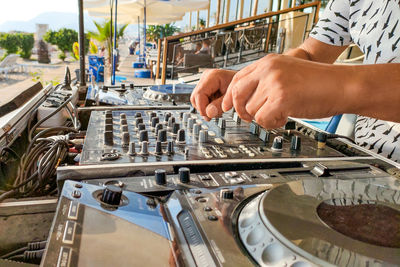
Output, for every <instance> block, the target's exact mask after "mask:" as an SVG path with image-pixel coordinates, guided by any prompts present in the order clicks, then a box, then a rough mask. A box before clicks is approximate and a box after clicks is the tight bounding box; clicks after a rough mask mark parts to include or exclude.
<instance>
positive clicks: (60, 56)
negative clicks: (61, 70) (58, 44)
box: [58, 51, 67, 61]
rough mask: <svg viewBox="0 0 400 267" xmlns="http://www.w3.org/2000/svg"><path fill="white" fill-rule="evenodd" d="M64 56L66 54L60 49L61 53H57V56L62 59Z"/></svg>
mask: <svg viewBox="0 0 400 267" xmlns="http://www.w3.org/2000/svg"><path fill="white" fill-rule="evenodd" d="M66 57H67V55H66V54H65V53H64V52H63V51H61V53H60V54H58V58H59V59H61V60H62V61H64V60H65V58H66Z"/></svg>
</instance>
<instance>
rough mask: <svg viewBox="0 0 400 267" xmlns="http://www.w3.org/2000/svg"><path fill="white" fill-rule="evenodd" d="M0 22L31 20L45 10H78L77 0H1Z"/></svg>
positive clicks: (73, 11)
mask: <svg viewBox="0 0 400 267" xmlns="http://www.w3.org/2000/svg"><path fill="white" fill-rule="evenodd" d="M0 5H1V8H0V24H1V23H4V22H6V21H10V20H13V21H15V20H21V21H26V20H30V19H32V18H34V17H36V16H37V15H39V14H41V13H44V12H52V11H53V12H54V11H58V12H72V13H77V12H78V1H77V0H0Z"/></svg>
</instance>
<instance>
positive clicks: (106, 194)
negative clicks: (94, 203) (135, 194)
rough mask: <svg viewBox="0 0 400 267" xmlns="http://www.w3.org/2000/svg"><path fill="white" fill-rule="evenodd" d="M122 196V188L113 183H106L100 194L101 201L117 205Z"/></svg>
mask: <svg viewBox="0 0 400 267" xmlns="http://www.w3.org/2000/svg"><path fill="white" fill-rule="evenodd" d="M121 197H122V189H121V188H120V187H118V186H115V185H107V187H106V188H105V189H104V190H103V193H102V195H101V201H102V202H103V203H106V204H108V205H119V203H120V202H121Z"/></svg>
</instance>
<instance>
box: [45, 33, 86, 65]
mask: <svg viewBox="0 0 400 267" xmlns="http://www.w3.org/2000/svg"><path fill="white" fill-rule="evenodd" d="M43 39H44V40H45V41H46V42H48V43H50V44H53V45H56V46H57V47H58V49H59V50H60V51H61V53H60V55H59V58H60V59H65V58H66V55H65V53H66V52H72V46H73V44H74V42H77V41H78V33H77V32H76V31H75V30H72V29H67V28H62V29H60V30H58V31H52V30H49V31H47V32H46V34H45V35H44V36H43ZM88 46H89V39H87V38H85V53H87V52H88V50H89V47H88Z"/></svg>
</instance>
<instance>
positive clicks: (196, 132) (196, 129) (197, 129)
mask: <svg viewBox="0 0 400 267" xmlns="http://www.w3.org/2000/svg"><path fill="white" fill-rule="evenodd" d="M192 132H193V135H196V136H197V135H199V133H200V125H199V124H197V123H195V124H194V125H193V131H192Z"/></svg>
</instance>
